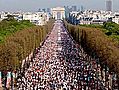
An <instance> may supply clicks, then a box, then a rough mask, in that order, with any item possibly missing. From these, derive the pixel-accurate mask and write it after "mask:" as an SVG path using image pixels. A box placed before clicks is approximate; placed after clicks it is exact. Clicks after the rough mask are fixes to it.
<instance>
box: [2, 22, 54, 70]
mask: <svg viewBox="0 0 119 90" xmlns="http://www.w3.org/2000/svg"><path fill="white" fill-rule="evenodd" d="M53 22H54V21H53V20H50V21H49V22H48V23H47V24H46V25H44V26H33V27H30V28H26V29H23V30H20V31H17V32H15V33H13V34H12V35H10V36H7V37H6V38H5V42H4V43H1V44H0V70H1V71H4V70H16V69H19V67H21V63H22V60H23V59H25V58H26V57H27V56H28V55H29V54H31V52H33V51H34V49H35V48H36V47H39V45H40V43H41V42H42V41H43V40H44V39H45V37H46V35H47V33H48V32H49V31H50V30H51V28H52V25H53Z"/></svg>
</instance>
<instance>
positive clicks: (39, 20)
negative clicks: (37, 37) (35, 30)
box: [23, 12, 50, 25]
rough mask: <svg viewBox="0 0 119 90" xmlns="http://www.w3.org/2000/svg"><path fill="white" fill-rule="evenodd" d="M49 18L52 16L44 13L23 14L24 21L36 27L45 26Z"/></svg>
mask: <svg viewBox="0 0 119 90" xmlns="http://www.w3.org/2000/svg"><path fill="white" fill-rule="evenodd" d="M49 18H50V16H49V15H48V14H47V13H44V12H36V13H31V12H27V13H24V14H23V20H29V21H30V22H32V23H34V24H36V25H45V24H46V23H47V21H49Z"/></svg>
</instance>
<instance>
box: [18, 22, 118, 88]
mask: <svg viewBox="0 0 119 90" xmlns="http://www.w3.org/2000/svg"><path fill="white" fill-rule="evenodd" d="M31 59H32V60H30V61H31V62H30V65H29V67H28V68H27V69H26V70H25V73H24V74H23V75H22V77H19V78H18V80H17V85H18V87H17V88H18V90H103V89H104V90H105V89H106V90H111V89H112V88H114V90H118V81H117V76H116V74H113V73H110V72H109V70H108V68H107V67H105V68H101V66H100V64H99V60H98V59H97V60H94V59H92V58H91V57H90V56H89V55H87V54H86V53H85V52H84V51H83V49H82V48H81V46H80V45H78V44H77V43H76V42H75V41H74V40H73V39H72V37H71V36H70V35H69V34H68V32H67V30H66V28H65V27H64V25H63V22H62V21H60V20H58V21H56V22H55V23H54V27H53V29H52V31H51V32H50V34H49V35H48V37H47V38H46V40H45V41H44V42H43V45H42V46H41V47H40V48H37V49H36V51H35V57H34V58H31Z"/></svg>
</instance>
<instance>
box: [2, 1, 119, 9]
mask: <svg viewBox="0 0 119 90" xmlns="http://www.w3.org/2000/svg"><path fill="white" fill-rule="evenodd" d="M64 5H65V6H71V5H77V6H79V7H80V6H81V5H83V6H84V7H85V8H86V9H96V10H97V9H98V10H100V9H102V10H105V0H0V11H19V10H22V11H37V10H38V8H47V7H56V6H64ZM113 10H114V11H117V10H118V11H119V0H113Z"/></svg>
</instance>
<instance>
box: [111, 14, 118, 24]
mask: <svg viewBox="0 0 119 90" xmlns="http://www.w3.org/2000/svg"><path fill="white" fill-rule="evenodd" d="M112 21H113V22H115V23H117V24H119V13H115V15H114V17H113V18H112Z"/></svg>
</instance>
